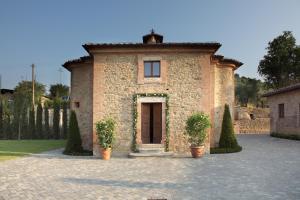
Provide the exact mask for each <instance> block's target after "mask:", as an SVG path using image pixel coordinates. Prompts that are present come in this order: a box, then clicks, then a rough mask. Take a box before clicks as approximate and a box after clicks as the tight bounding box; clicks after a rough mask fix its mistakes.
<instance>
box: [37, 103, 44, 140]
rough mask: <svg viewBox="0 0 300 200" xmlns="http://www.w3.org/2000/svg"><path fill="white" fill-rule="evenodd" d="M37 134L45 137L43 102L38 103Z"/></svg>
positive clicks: (39, 136) (38, 136)
mask: <svg viewBox="0 0 300 200" xmlns="http://www.w3.org/2000/svg"><path fill="white" fill-rule="evenodd" d="M36 135H37V138H39V139H42V138H43V107H42V104H41V102H39V103H38V106H37V111H36Z"/></svg>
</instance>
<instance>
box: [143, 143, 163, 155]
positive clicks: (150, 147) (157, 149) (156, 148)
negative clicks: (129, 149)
mask: <svg viewBox="0 0 300 200" xmlns="http://www.w3.org/2000/svg"><path fill="white" fill-rule="evenodd" d="M138 151H139V153H163V152H164V151H165V148H164V146H163V145H162V144H141V145H139V147H138Z"/></svg>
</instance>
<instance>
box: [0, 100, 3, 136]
mask: <svg viewBox="0 0 300 200" xmlns="http://www.w3.org/2000/svg"><path fill="white" fill-rule="evenodd" d="M2 138H3V104H2V100H0V139H2Z"/></svg>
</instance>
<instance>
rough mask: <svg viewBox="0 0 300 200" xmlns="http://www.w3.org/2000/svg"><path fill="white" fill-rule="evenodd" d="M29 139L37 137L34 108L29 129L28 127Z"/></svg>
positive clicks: (31, 111)
mask: <svg viewBox="0 0 300 200" xmlns="http://www.w3.org/2000/svg"><path fill="white" fill-rule="evenodd" d="M28 129H29V130H28V134H29V139H36V135H35V113H34V106H32V107H31V109H30V112H29V127H28Z"/></svg>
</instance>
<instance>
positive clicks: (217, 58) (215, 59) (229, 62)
mask: <svg viewBox="0 0 300 200" xmlns="http://www.w3.org/2000/svg"><path fill="white" fill-rule="evenodd" d="M211 61H212V63H214V64H217V65H221V66H227V67H232V68H233V69H234V70H236V69H238V68H239V67H240V66H242V65H243V63H242V62H240V61H238V60H235V59H232V58H226V57H224V56H222V55H213V56H212V57H211Z"/></svg>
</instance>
